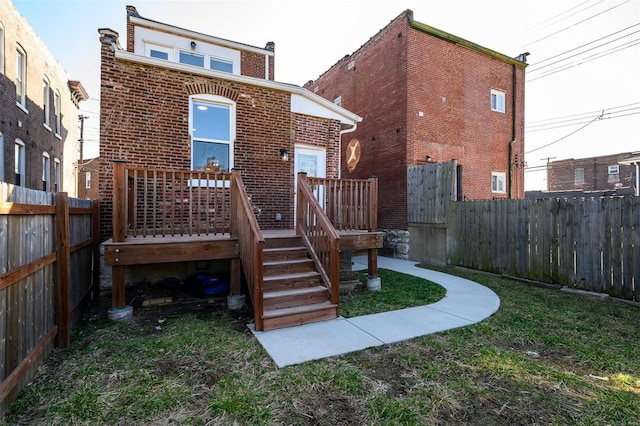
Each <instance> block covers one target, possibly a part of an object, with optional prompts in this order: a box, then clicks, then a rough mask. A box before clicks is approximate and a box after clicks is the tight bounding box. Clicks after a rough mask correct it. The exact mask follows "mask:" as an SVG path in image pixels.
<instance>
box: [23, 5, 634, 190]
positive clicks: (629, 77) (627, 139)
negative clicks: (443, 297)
mask: <svg viewBox="0 0 640 426" xmlns="http://www.w3.org/2000/svg"><path fill="white" fill-rule="evenodd" d="M13 3H14V5H15V6H16V8H17V9H18V10H19V11H20V13H22V15H24V16H25V17H26V18H27V20H28V21H29V23H30V24H31V26H32V27H33V28H34V30H35V31H36V33H38V34H39V35H40V36H41V37H42V39H43V40H44V42H45V43H46V44H47V46H48V47H49V50H51V52H52V53H53V55H54V56H55V57H56V58H57V59H58V61H59V62H60V63H61V64H62V66H63V67H64V68H65V69H66V70H67V72H68V73H69V75H70V77H71V78H73V79H77V80H80V81H81V82H82V84H83V85H84V86H85V88H86V89H87V91H88V92H89V95H90V96H91V99H90V100H89V101H88V102H84V103H83V104H81V112H83V113H84V114H86V115H88V116H90V118H89V119H88V120H87V121H86V122H85V141H86V144H85V153H86V155H85V156H97V155H98V145H97V144H98V117H97V115H96V113H97V111H98V108H99V103H98V100H99V97H100V84H99V78H100V75H99V68H100V63H99V62H100V56H99V52H100V44H99V42H98V31H97V30H98V28H105V27H106V28H111V29H113V30H115V31H118V32H119V33H120V36H121V45H123V46H124V45H125V39H126V31H125V22H126V10H125V6H126V5H127V4H131V5H134V6H136V8H137V10H138V13H139V14H140V15H141V16H143V17H145V18H148V19H153V20H156V21H160V22H164V23H167V24H171V25H175V26H178V27H182V28H186V29H190V30H194V31H198V32H202V33H205V34H209V35H213V36H217V37H222V38H226V39H230V40H234V41H239V42H242V43H246V44H250V45H254V46H259V47H264V45H265V44H266V43H267V42H268V41H273V42H275V44H276V62H275V64H276V71H275V78H276V80H278V81H282V82H286V83H293V84H297V85H302V84H304V83H305V82H306V81H308V80H313V79H315V78H317V77H318V76H319V75H320V74H322V73H323V72H324V71H325V70H327V69H328V68H329V67H330V66H331V65H333V64H334V63H336V62H337V61H338V60H339V59H340V58H342V57H343V56H344V55H347V54H350V53H352V52H354V51H355V50H357V49H358V48H359V47H360V46H361V45H362V44H364V43H365V42H366V41H367V40H368V39H369V38H370V37H372V36H373V35H374V34H376V33H377V32H378V30H380V29H381V28H383V27H384V26H385V25H387V24H388V23H389V22H390V21H391V20H393V19H394V18H395V17H396V16H398V15H399V14H400V13H402V12H403V11H404V10H405V9H411V10H413V12H414V18H415V20H417V21H419V22H422V23H425V24H427V25H431V26H434V27H436V28H439V29H441V30H444V31H446V32H449V33H451V34H454V35H456V36H459V37H462V38H465V39H467V40H469V41H472V42H474V43H477V44H480V45H482V46H484V47H488V48H490V49H493V50H496V51H498V52H500V53H503V54H505V55H508V56H511V57H516V56H517V55H519V54H520V53H523V52H530V56H529V58H528V62H529V64H530V65H529V67H528V68H527V83H526V95H525V102H526V112H525V122H526V128H525V132H526V134H525V153H526V156H525V157H526V161H527V166H528V169H527V172H526V174H525V176H526V189H527V190H531V189H545V188H546V180H545V177H546V174H545V172H544V168H541V167H539V166H540V165H544V164H545V163H546V161H547V159H551V161H553V160H554V159H557V160H560V159H566V158H582V157H591V156H596V155H606V154H616V153H621V152H631V151H640V0H552V1H542V0H537V1H531V0H501V1H497V0H494V1H481V0H467V1H461V0H446V1H445V0H442V1H437V0H433V1H432V0H421V1H414V0H407V1H404V2H403V1H400V0H395V1H391V0H385V1H382V0H380V1H376V0H366V1H365V0H323V1H306V0H296V1H270V0H264V1H246V0H235V1H212V0H208V1H182V0H174V1H155V0H154V1H150V0H144V1H134V0H130V1H120V0H99V1H98V0H82V1H68V0H46V1H44V0H13Z"/></svg>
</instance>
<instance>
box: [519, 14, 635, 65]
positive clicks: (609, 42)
mask: <svg viewBox="0 0 640 426" xmlns="http://www.w3.org/2000/svg"><path fill="white" fill-rule="evenodd" d="M638 25H640V23H638V24H635V25H631V26H630V27H627V28H625V29H622V30H620V31H616V32H615V33H611V34H609V35H606V36H604V37H600V38H599V39H596V40H593V41H590V42H589V43H585V44H583V45H581V46H578V47H575V48H573V49H569V50H567V51H565V52H562V53H558V54H557V55H554V56H551V57H549V58H546V59H543V60H542V61H539V62H536V63H535V64H531V65H530V66H529V67H532V68H534V69H533V70H531V71H529V70H528V69H527V74H530V73H531V72H538V71H539V70H541V69H542V68H546V67H550V66H552V65H554V64H557V63H560V62H562V61H566V60H568V59H571V58H574V57H576V56H579V55H582V54H584V53H587V52H590V51H592V50H595V49H597V48H599V47H603V46H606V45H608V44H611V43H614V42H616V41H618V40H622V39H623V38H625V37H629V36H632V35H633V34H637V33H640V30H638V31H634V32H632V33H629V34H626V35H623V36H621V37H618V38H616V39H614V40H610V41H608V42H606V43H602V44H599V45H597V46H594V47H592V48H590V49H587V50H583V51H582V52H578V53H575V54H573V55H571V56H567V57H566V58H562V59H559V60H557V61H555V62H551V63H550V64H547V65H543V66H538V64H541V63H543V62H547V61H550V60H551V59H555V58H557V57H559V56H562V55H565V54H567V53H571V52H573V51H575V50H578V49H581V48H583V47H586V46H588V45H590V44H593V43H597V42H598V41H601V40H604V39H606V38H609V37H611V36H613V35H616V34H619V33H621V32H624V31H626V30H628V29H630V28H633V27H637V26H638ZM535 67H537V68H535Z"/></svg>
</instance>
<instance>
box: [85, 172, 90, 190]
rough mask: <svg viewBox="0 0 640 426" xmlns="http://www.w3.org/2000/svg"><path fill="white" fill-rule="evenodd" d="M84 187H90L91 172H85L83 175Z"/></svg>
mask: <svg viewBox="0 0 640 426" xmlns="http://www.w3.org/2000/svg"><path fill="white" fill-rule="evenodd" d="M84 187H85V188H87V189H91V173H90V172H86V173H85V175H84Z"/></svg>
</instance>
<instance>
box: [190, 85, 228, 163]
mask: <svg viewBox="0 0 640 426" xmlns="http://www.w3.org/2000/svg"><path fill="white" fill-rule="evenodd" d="M190 115H191V120H190V121H191V168H192V169H193V170H204V168H205V166H207V165H209V166H210V167H213V168H214V170H219V171H229V170H231V168H232V167H233V140H234V139H235V103H234V102H233V101H231V100H229V99H226V98H222V97H220V96H211V95H204V96H203V97H202V98H198V99H191V108H190Z"/></svg>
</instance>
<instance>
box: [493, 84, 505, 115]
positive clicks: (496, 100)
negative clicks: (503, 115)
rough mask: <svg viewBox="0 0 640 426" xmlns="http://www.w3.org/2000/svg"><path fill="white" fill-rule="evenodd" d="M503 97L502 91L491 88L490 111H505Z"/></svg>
mask: <svg viewBox="0 0 640 426" xmlns="http://www.w3.org/2000/svg"><path fill="white" fill-rule="evenodd" d="M505 98H506V95H505V93H504V92H501V91H499V90H493V89H492V90H491V111H497V112H505Z"/></svg>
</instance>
